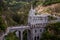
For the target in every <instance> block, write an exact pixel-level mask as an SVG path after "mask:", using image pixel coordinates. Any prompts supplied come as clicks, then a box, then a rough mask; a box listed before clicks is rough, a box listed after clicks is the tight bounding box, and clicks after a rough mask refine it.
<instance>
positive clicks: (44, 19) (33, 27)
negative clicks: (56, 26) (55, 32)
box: [5, 6, 49, 40]
mask: <svg viewBox="0 0 60 40" xmlns="http://www.w3.org/2000/svg"><path fill="white" fill-rule="evenodd" d="M48 16H49V15H46V14H40V15H38V14H36V10H35V9H33V7H32V6H31V9H30V11H29V14H28V24H27V26H24V25H22V26H16V27H9V28H8V29H7V30H8V31H7V32H6V34H5V35H8V33H9V32H14V31H16V36H17V37H18V38H19V40H23V32H24V30H27V40H40V38H41V36H42V33H43V32H44V31H45V27H46V25H47V24H48Z"/></svg>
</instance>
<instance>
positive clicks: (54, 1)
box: [43, 0, 60, 6]
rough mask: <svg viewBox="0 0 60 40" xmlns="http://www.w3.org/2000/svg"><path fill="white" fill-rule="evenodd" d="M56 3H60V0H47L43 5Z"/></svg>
mask: <svg viewBox="0 0 60 40" xmlns="http://www.w3.org/2000/svg"><path fill="white" fill-rule="evenodd" d="M55 3H60V0H46V1H45V2H43V5H45V6H46V5H51V4H55Z"/></svg>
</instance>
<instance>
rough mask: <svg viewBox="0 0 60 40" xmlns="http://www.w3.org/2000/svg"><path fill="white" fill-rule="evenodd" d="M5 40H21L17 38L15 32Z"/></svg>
mask: <svg viewBox="0 0 60 40" xmlns="http://www.w3.org/2000/svg"><path fill="white" fill-rule="evenodd" d="M5 40H19V39H18V38H17V37H16V34H15V32H13V33H9V34H8V35H7V36H5Z"/></svg>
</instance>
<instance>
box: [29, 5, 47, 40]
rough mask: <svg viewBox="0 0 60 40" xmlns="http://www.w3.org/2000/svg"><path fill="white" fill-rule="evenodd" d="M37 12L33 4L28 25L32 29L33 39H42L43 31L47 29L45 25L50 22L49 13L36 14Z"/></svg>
mask: <svg viewBox="0 0 60 40" xmlns="http://www.w3.org/2000/svg"><path fill="white" fill-rule="evenodd" d="M35 13H36V11H35V9H33V7H32V6H31V9H30V11H29V15H28V25H29V26H30V29H31V40H40V38H41V36H42V33H43V32H44V30H45V26H46V24H47V23H48V15H46V14H41V15H35Z"/></svg>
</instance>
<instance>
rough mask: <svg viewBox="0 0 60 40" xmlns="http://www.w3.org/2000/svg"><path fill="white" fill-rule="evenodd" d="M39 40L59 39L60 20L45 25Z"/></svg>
mask: <svg viewBox="0 0 60 40" xmlns="http://www.w3.org/2000/svg"><path fill="white" fill-rule="evenodd" d="M41 40H60V22H57V23H54V24H49V25H47V27H46V31H45V32H44V33H43V35H42V38H41Z"/></svg>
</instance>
